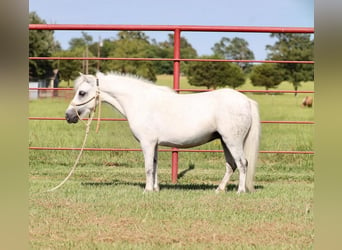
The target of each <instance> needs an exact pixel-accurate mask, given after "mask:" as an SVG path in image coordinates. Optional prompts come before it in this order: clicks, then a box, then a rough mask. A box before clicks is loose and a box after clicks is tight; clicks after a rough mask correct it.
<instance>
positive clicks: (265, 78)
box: [250, 63, 283, 90]
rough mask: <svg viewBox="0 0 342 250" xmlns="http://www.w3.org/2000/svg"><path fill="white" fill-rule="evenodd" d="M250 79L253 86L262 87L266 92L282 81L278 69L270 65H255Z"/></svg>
mask: <svg viewBox="0 0 342 250" xmlns="http://www.w3.org/2000/svg"><path fill="white" fill-rule="evenodd" d="M250 78H251V81H252V84H253V86H264V87H265V88H266V90H268V89H269V88H276V87H277V86H278V85H279V84H280V83H281V82H282V80H283V78H282V76H281V74H280V73H279V69H277V67H276V65H275V64H271V63H264V64H260V65H255V66H254V67H253V69H252V73H251V76H250Z"/></svg>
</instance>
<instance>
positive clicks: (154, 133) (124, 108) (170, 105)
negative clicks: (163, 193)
mask: <svg viewBox="0 0 342 250" xmlns="http://www.w3.org/2000/svg"><path fill="white" fill-rule="evenodd" d="M75 90H76V93H75V96H74V98H73V100H72V102H71V103H70V105H69V107H68V108H67V110H66V115H65V117H66V120H67V122H68V123H76V122H77V121H78V120H79V117H85V116H86V115H87V114H89V113H90V112H91V111H93V110H94V109H95V107H96V105H98V102H99V99H98V98H97V97H98V96H100V97H101V98H100V99H101V101H104V102H107V103H109V104H111V105H112V106H113V107H115V108H116V109H117V110H118V111H119V112H120V113H121V114H122V115H124V116H125V117H126V118H127V120H128V123H129V127H130V129H131V130H132V132H133V135H134V137H135V138H136V139H137V140H138V141H139V142H140V145H141V148H142V151H143V154H144V159H145V172H146V186H145V191H159V185H158V176H157V153H158V145H162V146H170V147H177V148H189V147H194V146H198V145H201V144H204V143H207V142H209V141H211V140H214V139H220V140H221V143H222V147H223V150H224V155H225V159H226V173H225V175H224V177H223V179H222V181H221V183H220V184H219V186H218V188H217V189H216V191H217V192H219V191H224V190H225V187H226V185H227V183H228V181H229V179H230V176H231V175H232V174H233V172H234V171H235V169H236V168H237V169H238V170H239V187H238V193H241V192H246V191H254V184H253V179H254V174H255V168H256V162H257V157H258V151H259V140H260V138H259V137H260V120H259V111H258V105H257V103H256V102H255V101H253V100H251V99H249V98H248V97H246V96H245V95H244V94H241V93H239V92H237V91H235V90H231V89H220V90H215V91H210V92H204V93H197V94H178V93H176V92H175V91H173V90H172V89H170V88H168V87H162V86H158V85H155V84H153V83H152V82H149V81H147V80H144V79H141V78H137V77H134V76H127V75H122V74H115V73H110V74H106V75H105V74H102V73H97V74H96V76H92V75H83V74H81V76H80V77H78V78H77V79H76V80H75ZM247 165H248V167H247Z"/></svg>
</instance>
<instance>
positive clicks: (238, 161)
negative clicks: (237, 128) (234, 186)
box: [222, 139, 247, 193]
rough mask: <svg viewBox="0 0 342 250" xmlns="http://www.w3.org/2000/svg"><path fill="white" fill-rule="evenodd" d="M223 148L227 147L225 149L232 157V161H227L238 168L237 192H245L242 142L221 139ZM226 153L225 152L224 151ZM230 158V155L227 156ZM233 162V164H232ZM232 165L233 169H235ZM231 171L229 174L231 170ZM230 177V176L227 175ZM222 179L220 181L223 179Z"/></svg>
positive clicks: (245, 169)
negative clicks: (233, 142) (229, 141)
mask: <svg viewBox="0 0 342 250" xmlns="http://www.w3.org/2000/svg"><path fill="white" fill-rule="evenodd" d="M222 140H223V143H222V145H224V144H225V146H223V148H224V149H225V147H226V148H227V151H228V152H229V154H230V156H231V157H232V158H233V162H234V163H230V162H229V161H228V160H227V161H228V163H230V166H235V168H237V169H238V170H239V187H238V191H237V193H245V192H246V177H247V159H246V158H245V155H244V152H243V145H242V143H235V144H231V143H230V144H229V143H227V141H226V140H224V139H222ZM225 155H226V153H225ZM229 158H230V157H229ZM234 164H235V165H234ZM235 168H234V167H233V169H232V170H233V171H234V170H235ZM233 171H231V174H232V172H233ZM231 174H230V175H231ZM229 177H230V176H229ZM224 180H225V179H223V180H222V181H224Z"/></svg>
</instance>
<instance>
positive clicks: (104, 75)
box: [74, 71, 175, 93]
mask: <svg viewBox="0 0 342 250" xmlns="http://www.w3.org/2000/svg"><path fill="white" fill-rule="evenodd" d="M107 77H108V78H117V79H120V78H121V79H122V78H126V79H130V80H133V81H129V82H130V83H132V84H133V83H136V84H147V85H150V86H153V87H155V88H158V89H160V90H164V91H169V92H174V93H175V91H174V90H173V89H171V88H169V87H167V86H159V85H157V84H155V83H154V82H152V81H150V80H148V79H146V78H144V77H142V76H138V75H133V74H129V73H128V74H127V73H120V72H114V71H112V72H108V73H101V72H97V73H96V75H95V76H93V75H83V74H81V76H80V77H78V78H76V80H75V84H74V88H75V89H77V88H78V87H79V84H80V83H82V82H83V81H87V78H88V81H89V82H95V81H94V80H95V79H96V78H98V79H101V78H107ZM91 80H93V81H91Z"/></svg>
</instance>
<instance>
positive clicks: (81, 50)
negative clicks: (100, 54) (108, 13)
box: [69, 32, 97, 74]
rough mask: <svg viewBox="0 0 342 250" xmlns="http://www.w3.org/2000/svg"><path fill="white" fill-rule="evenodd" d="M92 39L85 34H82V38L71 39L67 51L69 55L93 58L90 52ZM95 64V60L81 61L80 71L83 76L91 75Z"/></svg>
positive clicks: (94, 69)
mask: <svg viewBox="0 0 342 250" xmlns="http://www.w3.org/2000/svg"><path fill="white" fill-rule="evenodd" d="M92 42H93V37H92V36H91V35H89V34H87V33H86V32H82V37H80V38H73V39H71V40H70V41H69V50H70V51H71V54H73V55H74V56H78V57H94V54H93V53H92V52H91V51H90V47H91V46H92ZM96 66H97V62H96V61H95V60H82V70H81V69H79V70H78V71H82V72H83V73H84V74H89V73H90V74H93V73H95V72H96Z"/></svg>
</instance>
